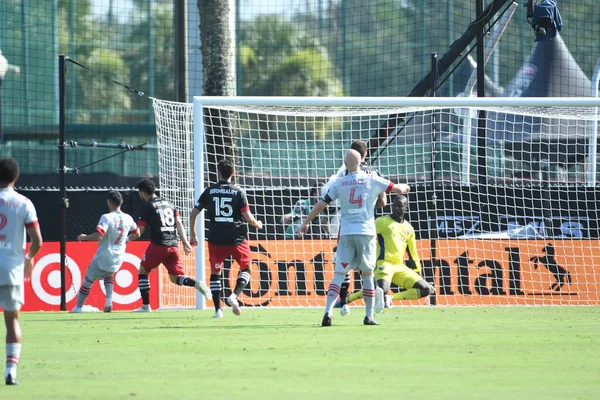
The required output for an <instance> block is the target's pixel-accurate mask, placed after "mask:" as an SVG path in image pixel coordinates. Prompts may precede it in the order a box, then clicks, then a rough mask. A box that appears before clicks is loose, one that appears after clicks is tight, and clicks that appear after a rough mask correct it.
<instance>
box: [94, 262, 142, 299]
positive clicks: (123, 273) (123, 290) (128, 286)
mask: <svg viewBox="0 0 600 400" xmlns="http://www.w3.org/2000/svg"><path fill="white" fill-rule="evenodd" d="M139 265H140V258H139V257H137V256H135V255H133V254H130V253H125V256H124V257H123V264H122V265H121V268H119V270H118V271H117V273H116V274H115V283H114V285H113V302H115V303H119V304H131V303H135V302H136V301H137V300H138V299H139V298H140V292H139V290H138V282H137V276H138V266H139ZM99 282H100V287H101V288H102V292H103V293H104V295H106V288H105V287H104V282H103V281H102V280H101V281H99Z"/></svg>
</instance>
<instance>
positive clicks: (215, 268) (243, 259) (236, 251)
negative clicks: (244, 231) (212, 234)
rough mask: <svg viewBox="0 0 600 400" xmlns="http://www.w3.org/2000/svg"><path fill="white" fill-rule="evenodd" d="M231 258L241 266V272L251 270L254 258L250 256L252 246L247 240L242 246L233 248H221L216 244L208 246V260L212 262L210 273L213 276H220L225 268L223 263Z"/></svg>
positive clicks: (236, 245)
mask: <svg viewBox="0 0 600 400" xmlns="http://www.w3.org/2000/svg"><path fill="white" fill-rule="evenodd" d="M229 256H233V259H234V260H235V261H237V263H238V264H239V265H240V270H241V271H243V270H245V269H248V268H250V263H251V262H252V257H251V256H250V245H249V244H248V241H247V240H244V241H243V242H242V243H240V244H234V245H231V246H219V245H216V244H211V243H209V244H208V258H209V260H210V271H211V272H212V273H213V274H220V273H221V269H222V268H223V261H225V259H226V258H227V257H229Z"/></svg>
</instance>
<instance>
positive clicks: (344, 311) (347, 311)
mask: <svg viewBox="0 0 600 400" xmlns="http://www.w3.org/2000/svg"><path fill="white" fill-rule="evenodd" d="M348 314H350V307H348V304H344V305H343V306H342V308H341V309H340V315H341V316H342V317H345V316H346V315H348Z"/></svg>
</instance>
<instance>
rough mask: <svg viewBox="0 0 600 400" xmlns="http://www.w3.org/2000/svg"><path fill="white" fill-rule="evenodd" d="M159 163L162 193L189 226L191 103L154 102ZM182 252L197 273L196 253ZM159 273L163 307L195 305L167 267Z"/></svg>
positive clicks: (188, 270)
mask: <svg viewBox="0 0 600 400" xmlns="http://www.w3.org/2000/svg"><path fill="white" fill-rule="evenodd" d="M153 104H154V112H155V115H156V120H157V124H156V131H157V145H158V148H159V149H160V150H159V152H158V166H159V194H160V196H161V197H162V198H164V199H166V200H168V201H170V202H171V203H172V204H174V205H175V207H176V208H177V210H178V211H179V214H180V218H181V221H182V222H183V226H184V227H186V228H187V227H189V217H190V212H191V207H193V204H194V184H193V182H194V163H193V160H194V143H193V114H192V107H191V104H185V103H174V102H164V101H161V102H157V101H154V102H153ZM179 250H180V254H181V257H182V260H183V265H184V268H185V271H186V274H187V275H189V276H191V277H195V276H196V264H195V261H194V260H195V256H194V254H193V253H192V254H189V255H185V253H184V251H183V247H182V246H181V248H180V249H179ZM159 271H160V272H159V274H160V304H161V307H163V308H172V307H175V308H177V307H195V306H196V297H195V291H192V290H190V288H189V287H185V286H178V285H174V284H173V283H171V281H170V280H169V275H168V273H167V272H166V270H165V269H164V268H160V269H159Z"/></svg>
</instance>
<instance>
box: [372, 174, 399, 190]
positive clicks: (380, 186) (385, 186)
mask: <svg viewBox="0 0 600 400" xmlns="http://www.w3.org/2000/svg"><path fill="white" fill-rule="evenodd" d="M371 179H372V180H373V182H374V185H373V187H374V188H376V189H377V193H383V192H386V193H389V190H392V189H391V188H392V187H394V182H392V181H390V180H388V179H385V178H382V177H380V176H377V175H371Z"/></svg>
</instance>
